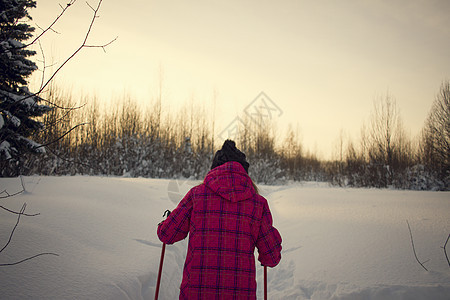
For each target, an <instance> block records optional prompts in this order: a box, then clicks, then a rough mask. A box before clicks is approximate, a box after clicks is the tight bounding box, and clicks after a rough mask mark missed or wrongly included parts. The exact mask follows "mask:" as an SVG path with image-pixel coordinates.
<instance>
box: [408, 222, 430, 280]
mask: <svg viewBox="0 0 450 300" xmlns="http://www.w3.org/2000/svg"><path fill="white" fill-rule="evenodd" d="M406 223H407V224H408V229H409V235H410V237H411V245H412V249H413V252H414V256H415V258H416V260H417V262H418V263H419V265H421V266H422V268H424V269H425V271H427V272H428V269H427V268H425V266H424V265H423V264H424V263H426V262H428V260H427V261H425V262H423V263H421V262H420V261H419V258H418V257H417V254H416V248H415V247H414V240H413V235H412V232H411V227H410V226H409V222H408V220H406Z"/></svg>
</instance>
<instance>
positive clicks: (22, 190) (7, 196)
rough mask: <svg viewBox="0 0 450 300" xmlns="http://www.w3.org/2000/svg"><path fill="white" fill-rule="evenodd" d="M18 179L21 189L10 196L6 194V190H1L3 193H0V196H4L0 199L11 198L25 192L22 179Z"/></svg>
mask: <svg viewBox="0 0 450 300" xmlns="http://www.w3.org/2000/svg"><path fill="white" fill-rule="evenodd" d="M19 177H20V182H21V184H22V189H21V190H20V191H18V192H16V193H14V194H10V193H8V191H7V190H3V191H1V192H0V195H1V194H6V196H0V199H5V198H9V197H13V196H16V195H19V194H21V193H23V192H25V191H26V190H25V184H24V183H23V178H22V176H19ZM0 208H3V209H5V210H8V209H6V208H4V207H3V206H0Z"/></svg>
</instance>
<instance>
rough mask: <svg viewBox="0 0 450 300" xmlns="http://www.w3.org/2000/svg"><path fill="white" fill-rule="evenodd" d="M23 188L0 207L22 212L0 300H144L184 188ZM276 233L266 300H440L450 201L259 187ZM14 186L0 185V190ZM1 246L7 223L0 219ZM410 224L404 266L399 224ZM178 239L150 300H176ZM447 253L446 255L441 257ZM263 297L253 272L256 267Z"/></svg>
mask: <svg viewBox="0 0 450 300" xmlns="http://www.w3.org/2000/svg"><path fill="white" fill-rule="evenodd" d="M24 181H25V187H26V192H25V193H23V194H21V195H18V196H15V197H11V198H7V199H2V200H1V202H0V204H1V205H3V206H5V207H8V208H9V209H14V210H16V211H19V210H20V208H21V207H22V204H23V203H24V202H26V203H27V210H26V212H27V213H30V214H31V213H40V215H38V216H35V217H27V216H22V217H21V219H20V223H19V226H18V227H17V229H16V231H15V234H14V237H13V240H12V242H11V244H10V245H9V246H8V247H7V248H6V249H5V251H3V252H2V253H0V264H4V263H12V262H15V261H20V260H22V259H24V258H26V257H29V256H33V255H35V254H39V253H43V252H53V253H57V254H58V255H59V256H53V255H43V256H39V257H37V258H35V259H32V260H29V261H26V262H24V263H21V264H18V265H15V266H8V267H0V291H1V292H0V298H2V299H153V295H154V291H155V284H156V276H157V271H158V264H159V257H160V251H161V243H160V242H159V240H158V238H157V236H156V226H157V224H158V223H159V222H160V221H161V220H162V214H163V212H164V211H165V210H166V209H173V208H174V207H175V206H176V203H177V202H178V201H179V200H180V199H181V197H182V196H183V195H184V193H185V192H186V191H187V190H188V189H189V188H190V187H192V186H193V185H195V184H197V183H196V182H193V181H174V180H160V179H142V178H138V179H131V178H101V177H84V176H76V177H26V178H24ZM260 188H261V193H262V194H263V195H264V196H265V197H266V198H267V199H268V200H269V205H270V207H271V210H272V213H273V217H274V224H275V226H276V227H277V228H278V229H279V230H280V233H281V235H282V237H283V252H282V255H283V258H282V261H281V263H280V265H279V266H277V267H276V268H274V269H269V271H268V277H269V298H270V299H342V300H347V299H355V300H358V299H376V300H377V299H380V300H381V299H383V300H385V299H413V300H415V299H438V300H439V299H446V300H448V299H450V268H449V266H448V263H447V260H446V258H445V255H444V251H443V249H442V246H443V245H444V243H445V241H446V239H447V236H448V234H449V233H450V193H448V192H415V191H396V190H375V189H343V188H332V187H329V186H327V185H323V184H317V183H307V184H291V185H287V186H261V187H260ZM5 189H6V190H7V191H8V192H9V193H14V192H16V191H19V190H20V189H21V185H20V181H19V180H18V179H5V178H2V179H0V190H2V191H3V190H5ZM0 215H1V216H0V247H3V246H4V245H5V244H6V242H7V241H8V238H9V235H10V233H11V230H12V229H13V227H14V225H15V223H16V221H17V216H16V215H13V214H10V213H7V212H5V211H3V210H2V211H0ZM407 220H408V222H409V224H410V225H411V230H412V234H413V238H414V244H415V248H416V252H417V255H418V257H419V259H420V260H421V261H427V260H428V261H427V262H426V263H425V266H426V267H427V269H428V271H425V270H424V269H423V268H422V267H421V266H420V265H419V264H418V263H417V262H416V261H415V258H414V254H413V250H412V245H411V239H410V235H409V230H408V226H407V223H406V221H407ZM186 245H187V243H186V242H185V241H183V242H181V243H178V244H175V245H170V246H167V250H166V257H165V263H164V273H163V280H162V286H161V292H160V299H177V298H178V287H179V284H180V282H181V274H182V267H183V263H184V257H185V252H186ZM449 248H450V247H448V248H447V249H448V250H450V249H449ZM257 280H258V295H259V296H258V299H262V268H261V267H260V268H258V274H257Z"/></svg>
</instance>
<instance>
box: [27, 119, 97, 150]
mask: <svg viewBox="0 0 450 300" xmlns="http://www.w3.org/2000/svg"><path fill="white" fill-rule="evenodd" d="M87 124H89V123H81V124H78V125H76V126H74V127H72V128H71V129H70V130H68V131H67V132H66V133H64V134H63V135H61V136H60V137H58V138H57V139H56V140H53V141H51V142H48V143H45V144H43V145H39V146H37V147H34V148H33V149H39V148H42V147H46V146H48V145H51V144H53V143H56V142H57V141H59V140H61V139H63V138H64V137H65V136H66V135H68V134H69V133H70V132H71V131H73V130H75V129H76V128H78V127H80V126H84V125H87Z"/></svg>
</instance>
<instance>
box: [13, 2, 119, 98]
mask: <svg viewBox="0 0 450 300" xmlns="http://www.w3.org/2000/svg"><path fill="white" fill-rule="evenodd" d="M75 1H76V0H71V2H70V3H69V4H73V3H74V2H75ZM102 2H103V0H99V2H98V5H97V7H96V8H95V9H94V8H93V7H92V6H91V5H90V4H89V3H88V6H89V7H91V8H92V10H93V16H92V18H91V22H90V24H89V28H88V29H87V31H86V35H85V37H84V40H83V43H82V44H81V45H80V46H79V47H78V48H77V49H76V50H75V51H74V52H73V53H72V54H71V55H70V56H69V57H68V58H67V59H66V60H65V61H64V62H63V63H62V64H61V65H60V66H59V67H58V68H57V69H56V71H55V72H53V74H52V75H51V76H50V78H49V79H48V80H47V81H46V82H45V83H44V84H43V85H42V86H41V88H40V89H39V90H38V91H37V92H36V93H33V94H30V95H28V96H26V97H24V98H22V99H20V100H18V101H19V102H20V101H24V100H26V99H29V98H31V97H35V96H37V95H39V94H40V93H42V91H43V90H44V89H45V88H46V87H47V86H48V85H49V84H50V82H51V81H52V80H53V79H54V78H55V77H56V75H57V74H58V73H59V72H60V71H61V69H62V68H63V67H64V66H65V65H66V64H67V63H68V62H69V61H71V60H72V58H74V57H75V56H76V55H77V54H78V53H79V52H80V51H81V50H82V49H83V48H86V47H87V44H86V43H87V40H88V38H89V36H90V34H91V31H92V27H93V26H94V23H95V20H96V19H97V18H98V12H99V10H100V6H101V4H102ZM69 4H68V6H70V5H69ZM64 11H65V10H64ZM116 39H117V38H115V39H113V40H112V41H111V42H109V43H106V44H104V45H101V46H97V48H102V49H103V51H105V47H107V46H108V45H110V44H111V43H113V42H114V41H115V40H116ZM89 47H90V48H93V47H94V46H89ZM47 102H48V101H47Z"/></svg>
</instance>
